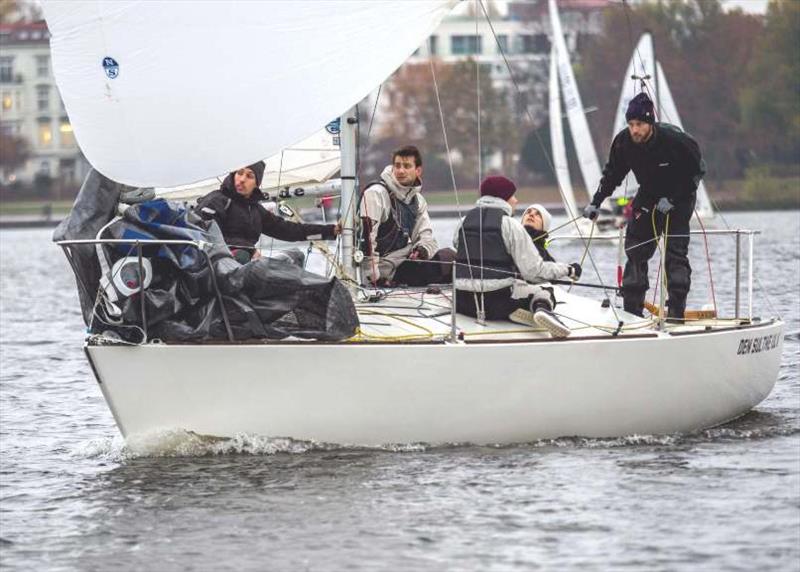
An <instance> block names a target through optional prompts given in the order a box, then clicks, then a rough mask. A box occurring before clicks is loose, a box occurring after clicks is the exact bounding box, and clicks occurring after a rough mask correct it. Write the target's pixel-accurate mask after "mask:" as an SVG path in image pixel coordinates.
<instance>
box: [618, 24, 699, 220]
mask: <svg viewBox="0 0 800 572" xmlns="http://www.w3.org/2000/svg"><path fill="white" fill-rule="evenodd" d="M633 76H636V77H637V78H646V79H645V82H646V84H647V86H648V90H649V94H650V96H651V97H652V98H653V99H654V103H655V107H656V117H657V118H658V120H659V121H664V122H666V123H671V124H672V125H675V126H677V127H680V128H681V129H683V122H682V121H681V117H680V115H679V114H678V108H677V106H676V105H675V100H674V98H673V97H672V92H671V91H670V89H669V84H668V83H667V77H666V75H665V74H664V70H663V69H662V67H661V63H660V62H658V61H657V60H656V58H655V49H654V48H653V37H652V35H651V34H650V33H644V34H642V37H641V38H640V39H639V43H638V44H636V49H635V50H634V52H633V55H632V56H631V61H630V63H629V64H628V68H627V70H626V71H625V78H624V80H623V88H622V92H621V93H620V98H619V105H617V113H616V116H615V118H614V130H613V133H612V134H611V137H612V138H613V137H614V136H615V135H616V134H617V133H619V132H620V131H622V130H623V129H625V126H626V125H627V122H626V121H625V111H626V110H627V108H628V103H629V102H630V100H631V99H633V97H634V96H635V95H636V94H637V93H638V92H639V81H640V80H639V79H636V80H633V81H631V78H632V77H633ZM647 76H649V78H647ZM629 82H630V83H629ZM638 188H639V184H638V183H637V182H636V177H634V175H633V173H629V174H628V177H627V178H626V179H625V182H624V183H623V184H622V185H621V186H620V188H619V189H618V190H617V192H616V193H615V195H623V194H627V195H629V196H630V195H633V194H634V193H635V192H636V190H637V189H638ZM695 209H696V210H697V214H698V215H699V216H700V218H702V219H710V218H713V216H714V209H713V207H712V206H711V200H710V199H709V197H708V191H706V186H705V184H704V183H703V181H700V185H699V186H698V188H697V204H696V206H695Z"/></svg>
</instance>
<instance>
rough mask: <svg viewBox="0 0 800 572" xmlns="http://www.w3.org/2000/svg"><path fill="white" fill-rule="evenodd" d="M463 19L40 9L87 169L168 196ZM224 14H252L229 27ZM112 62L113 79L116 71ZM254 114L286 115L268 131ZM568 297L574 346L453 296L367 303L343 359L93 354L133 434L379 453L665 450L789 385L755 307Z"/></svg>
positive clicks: (329, 347)
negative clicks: (671, 320)
mask: <svg viewBox="0 0 800 572" xmlns="http://www.w3.org/2000/svg"><path fill="white" fill-rule="evenodd" d="M450 5H451V3H450V2H446V1H434V0H430V1H424V2H410V3H401V2H396V1H389V2H376V1H364V2H357V1H348V2H341V3H334V2H328V1H319V2H303V3H297V2H291V1H286V2H267V3H245V4H237V5H231V4H229V3H222V2H220V3H217V2H202V3H199V4H197V5H196V7H195V8H193V9H192V10H186V9H185V5H183V4H179V3H173V2H165V3H158V2H146V3H141V2H135V1H123V0H120V1H118V2H114V3H105V2H103V3H94V2H71V3H62V2H55V1H53V2H49V1H48V2H45V3H44V10H45V15H46V17H47V21H48V24H49V27H50V32H51V34H52V44H51V45H52V50H53V63H54V71H55V74H56V78H57V81H58V83H59V87H60V90H61V94H62V97H63V99H64V102H65V105H66V107H67V110H68V112H69V114H70V118H71V120H72V122H73V125H74V126H75V133H76V137H77V138H78V141H79V143H80V145H81V147H82V149H83V151H84V153H85V154H86V156H87V158H89V160H90V161H91V162H92V164H93V166H94V167H95V168H96V169H98V170H99V171H100V172H102V173H105V174H106V175H107V176H109V177H111V178H113V179H115V180H118V181H121V182H125V183H128V184H133V185H149V186H165V187H168V186H175V185H178V184H187V183H190V182H192V181H197V180H202V179H204V178H207V177H209V176H213V175H214V174H216V173H220V172H225V171H228V170H231V169H234V168H236V167H238V166H240V165H243V164H247V163H248V162H252V161H254V160H257V159H258V158H259V157H264V156H269V155H271V154H273V153H275V152H277V151H279V150H280V149H281V148H285V147H287V146H289V145H291V144H292V143H294V142H295V141H299V140H302V139H303V138H304V137H307V136H308V135H309V134H310V133H313V132H314V131H316V130H317V129H319V127H320V126H321V125H324V124H325V123H327V121H328V120H329V118H330V116H333V115H336V114H337V113H341V112H342V111H343V110H345V109H347V108H348V107H351V106H353V105H354V104H356V103H357V102H358V101H359V100H360V99H361V98H362V97H363V96H364V95H365V94H366V93H368V92H369V91H370V90H371V89H372V88H373V87H374V86H375V85H377V84H378V83H380V82H381V81H383V79H384V78H385V77H387V76H388V75H389V74H390V73H392V71H393V70H394V69H395V68H396V67H397V66H398V65H399V64H400V63H402V60H403V58H405V57H407V56H409V55H410V54H411V53H412V52H413V51H414V49H415V48H416V47H417V46H418V45H419V44H421V43H422V41H423V40H424V39H425V38H426V37H427V36H428V35H429V34H430V32H431V31H432V30H433V29H434V28H435V26H436V24H437V22H438V21H439V20H440V19H441V17H442V16H443V15H444V14H445V13H446V12H447V10H448V9H449V8H450ZM232 6H235V9H236V10H237V11H240V12H243V13H242V14H239V16H241V17H238V18H231V14H230V11H231V10H232V9H233V8H232ZM175 22H180V23H181V25H180V26H177V27H176V26H175ZM228 22H230V23H231V24H230V26H229V25H228V24H227V23H228ZM243 27H244V29H243ZM148 39H152V40H153V42H155V44H153V43H150V42H149V41H148ZM251 39H252V41H251ZM241 51H244V52H245V53H244V55H243V57H242V59H241V60H239V59H237V58H236V57H234V56H236V54H239V53H240V52H241ZM106 58H109V59H111V60H113V62H114V64H111V63H109V67H113V66H114V65H116V66H118V67H117V70H116V71H110V70H109V69H104V68H103V67H102V65H101V62H104V61H106ZM184 64H185V66H184ZM231 67H233V68H234V69H233V70H231V69H230V68H231ZM334 68H335V69H334ZM312 72H313V73H315V74H317V73H318V76H317V77H316V78H315V79H316V81H315V87H314V88H309V87H308V75H309V74H310V73H312ZM173 75H174V76H179V77H173ZM112 76H113V77H112ZM227 76H230V78H228V79H230V80H232V79H233V78H241V77H244V78H246V81H245V86H244V87H245V89H241V90H236V92H235V93H233V94H231V93H223V94H221V93H220V92H219V91H217V90H214V89H211V88H209V86H208V77H216V78H223V77H227ZM262 76H263V77H262ZM117 80H123V81H120V82H117ZM158 80H163V82H161V81H158ZM220 81H222V79H220ZM273 83H274V84H276V85H278V86H279V87H275V86H273V85H272V84H273ZM223 84H224V82H223ZM320 86H321V87H320ZM261 88H263V89H261ZM165 93H166V94H169V95H167V96H165V95H164V94H165ZM255 105H257V106H258V109H263V108H266V109H269V110H272V111H275V110H277V111H279V112H278V113H255V112H254V108H253V107H252V106H255ZM152 114H155V115H156V117H153V116H152ZM356 117H357V116H356V114H355V113H354V111H353V109H352V108H351V110H350V111H348V112H346V113H344V114H343V116H342V121H341V144H342V151H341V162H342V165H341V176H342V205H343V209H342V211H343V213H344V220H343V224H344V226H345V232H344V233H343V237H342V238H341V240H342V245H341V248H340V249H339V253H340V264H341V266H342V267H343V268H344V269H345V270H346V271H347V273H353V272H354V268H355V267H356V264H355V263H354V259H355V258H356V252H355V250H354V245H353V241H352V232H353V230H354V201H353V196H354V186H355V174H356V170H355V153H354V149H355V135H356V129H357V119H356ZM162 135H163V138H162ZM209 140H211V141H213V145H207V144H206V143H205V142H207V141H209ZM229 140H230V144H228V142H229ZM151 141H152V142H153V144H152V145H150V142H151ZM222 142H225V144H222ZM188 143H192V144H188ZM212 149H215V150H217V151H218V153H212V152H211V150H212ZM81 242H82V241H63V242H61V245H62V247H64V248H65V249H67V250H69V249H70V248H72V247H73V246H75V244H78V243H81ZM83 242H84V243H86V242H88V243H94V242H96V241H91V240H89V241H83ZM140 242H141V241H140ZM195 246H196V247H197V248H199V249H203V248H206V247H207V245H204V244H195ZM751 283H752V281H751ZM145 287H146V286H140V288H142V289H143V288H145ZM554 291H555V296H556V298H557V300H558V302H559V305H558V306H557V310H558V313H559V315H560V316H561V317H562V320H563V321H564V322H565V323H566V324H568V325H569V326H570V327H571V328H572V335H571V337H569V338H566V339H559V340H556V339H552V338H550V337H549V334H547V332H544V331H541V330H538V329H535V328H528V327H522V326H519V325H516V324H512V323H510V322H508V323H506V322H487V323H478V322H476V321H475V320H473V319H471V318H468V317H465V316H460V315H456V314H455V313H454V312H453V309H452V305H451V303H450V300H451V299H452V297H451V294H450V293H449V292H447V291H446V288H445V289H443V291H442V292H439V293H437V292H435V291H432V292H425V291H418V290H417V291H414V290H400V291H389V292H387V293H384V294H385V295H383V296H377V295H376V296H373V294H376V292H371V291H369V290H364V289H360V290H357V291H356V292H354V300H355V302H356V308H357V310H358V316H359V319H360V328H359V331H358V333H357V334H356V335H355V336H354V337H353V338H351V339H347V340H342V341H340V342H319V341H315V340H307V339H284V340H270V339H254V340H247V341H235V340H231V341H218V342H209V343H203V344H188V343H172V342H166V343H164V342H162V343H154V342H150V341H148V342H146V343H141V344H136V345H131V344H123V343H120V342H119V340H114V339H111V338H108V337H105V336H103V335H94V336H90V337H89V338H88V339H87V342H86V346H85V351H86V355H87V357H88V359H89V361H90V363H91V365H92V368H93V370H94V372H95V375H96V378H97V381H98V384H99V388H100V390H101V391H102V393H103V395H104V397H105V399H106V402H107V403H108V406H109V408H110V410H111V412H112V413H113V415H114V418H115V420H116V422H117V425H118V427H119V429H120V431H121V432H122V434H123V435H125V436H130V435H133V434H140V433H149V432H158V431H162V430H174V429H183V430H187V431H193V432H196V433H200V434H205V435H213V436H218V437H231V436H235V435H237V434H241V433H252V434H259V435H265V436H283V437H292V438H295V439H304V440H316V441H324V442H334V443H349V444H363V445H378V444H383V443H398V442H400V443H408V442H426V443H453V442H472V443H513V442H524V441H531V440H535V439H542V438H550V437H558V436H573V435H575V436H587V437H613V436H621V435H629V434H660V433H673V432H677V431H693V430H697V429H701V428H705V427H709V426H713V425H716V424H719V423H723V422H726V421H728V420H730V419H733V418H735V417H738V416H740V415H742V414H744V413H746V412H747V411H748V410H750V409H751V408H752V407H754V406H755V405H757V404H758V403H759V402H760V401H761V400H762V399H764V398H765V397H766V396H767V395H768V394H769V392H770V390H771V389H772V387H773V385H774V383H775V379H776V376H777V371H778V367H779V364H780V355H781V350H780V348H781V345H782V341H783V328H784V325H783V322H782V321H781V320H780V319H777V318H769V319H758V318H754V317H753V316H752V310H751V311H750V312H749V315H748V317H746V318H745V317H739V316H736V317H734V318H731V319H724V320H723V319H714V320H699V321H695V322H687V323H686V324H682V325H673V324H667V323H665V322H663V321H653V320H650V319H642V318H639V317H636V316H633V315H630V314H626V313H624V312H621V311H619V310H617V309H615V308H614V307H613V306H608V305H601V304H600V303H599V302H598V301H596V300H593V299H589V298H585V297H582V296H578V295H576V294H573V293H571V292H568V291H567V290H565V289H562V288H561V287H560V286H558V285H554ZM751 299H752V298H751ZM226 323H227V322H226ZM576 356H577V357H576ZM566 363H569V364H570V370H569V373H567V372H566V371H565V368H564V364H566ZM620 363H625V364H626V367H625V368H623V370H620V368H619V364H620ZM655 363H669V364H670V367H669V368H661V367H652V365H653V364H655ZM642 372H646V375H645V374H643V373H642Z"/></svg>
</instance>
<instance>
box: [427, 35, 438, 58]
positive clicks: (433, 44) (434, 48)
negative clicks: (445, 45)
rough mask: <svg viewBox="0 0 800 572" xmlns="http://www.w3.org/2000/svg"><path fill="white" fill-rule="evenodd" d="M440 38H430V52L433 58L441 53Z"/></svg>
mask: <svg viewBox="0 0 800 572" xmlns="http://www.w3.org/2000/svg"><path fill="white" fill-rule="evenodd" d="M438 44H439V38H438V37H437V36H431V37H430V38H428V51H430V54H431V55H432V56H435V55H436V54H437V52H438V51H439V45H438Z"/></svg>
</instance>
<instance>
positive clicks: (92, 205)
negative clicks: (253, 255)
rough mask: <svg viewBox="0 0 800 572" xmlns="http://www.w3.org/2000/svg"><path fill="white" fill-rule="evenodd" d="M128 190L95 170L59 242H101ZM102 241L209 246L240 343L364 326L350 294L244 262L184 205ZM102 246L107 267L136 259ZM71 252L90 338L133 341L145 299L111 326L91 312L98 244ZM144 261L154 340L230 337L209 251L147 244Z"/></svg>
mask: <svg viewBox="0 0 800 572" xmlns="http://www.w3.org/2000/svg"><path fill="white" fill-rule="evenodd" d="M126 190H129V187H124V186H122V185H119V184H117V183H114V182H113V181H111V180H109V179H107V178H105V177H103V176H102V175H100V174H99V173H97V172H96V171H91V172H90V173H89V175H88V176H87V178H86V181H84V184H83V186H82V187H81V190H80V193H79V194H78V198H77V199H76V201H75V205H74V206H73V209H72V211H71V212H70V214H69V216H68V217H67V218H66V219H65V220H64V221H63V222H62V223H61V224H60V225H59V227H58V228H57V229H56V231H55V233H54V235H53V240H55V241H60V240H72V239H81V238H95V237H96V235H97V233H98V232H99V231H100V229H101V228H102V227H103V226H104V225H106V224H108V222H109V221H111V219H112V218H113V217H114V214H115V210H116V209H115V207H116V205H117V202H118V199H119V196H120V193H121V192H124V191H126ZM102 238H121V239H137V238H139V239H162V240H195V241H204V242H205V243H207V245H206V248H205V251H206V252H207V253H208V255H209V258H210V259H211V262H212V264H213V265H214V269H215V271H216V280H217V285H218V288H219V290H220V292H221V298H222V300H223V302H224V304H225V310H226V313H227V315H228V320H229V323H230V325H231V329H232V332H233V335H234V338H235V339H237V340H247V339H253V338H270V339H281V338H285V337H287V336H295V337H301V338H312V339H319V340H326V341H334V340H341V339H345V338H349V337H350V336H352V335H353V334H355V331H356V328H357V326H358V316H357V314H356V311H355V307H354V305H353V301H352V298H351V297H350V293H349V292H348V291H347V288H345V287H344V285H343V284H342V283H341V282H340V281H339V280H337V279H336V278H330V279H329V278H325V277H323V276H319V275H317V274H313V273H311V272H307V271H305V270H303V269H302V268H301V267H299V266H297V265H295V264H293V263H291V262H289V261H286V260H278V259H270V258H261V259H258V260H254V261H251V262H249V263H247V264H244V265H242V264H239V263H238V262H236V260H234V258H233V257H232V256H231V254H230V251H229V250H228V248H227V247H226V246H225V245H224V240H223V238H222V234H221V232H220V230H219V227H218V226H217V224H216V223H214V222H211V223H208V222H206V221H202V220H201V219H199V217H196V216H195V215H194V214H193V213H192V212H191V211H188V210H187V209H186V208H185V207H183V206H182V205H180V204H177V203H174V202H171V201H166V200H164V199H155V200H152V201H147V202H143V203H139V204H136V205H132V206H129V207H128V208H127V209H126V210H125V212H124V213H123V216H122V218H121V219H120V220H118V221H115V222H114V223H112V224H111V225H110V226H109V227H108V229H107V230H106V231H105V232H104V233H103V237H102ZM104 248H105V252H106V254H107V257H108V260H109V267H111V266H113V264H114V262H115V261H116V260H118V259H119V258H121V257H124V256H136V255H137V253H136V248H135V246H131V245H114V246H105V247H104ZM70 252H71V259H72V265H73V268H74V270H75V273H76V277H77V279H78V283H79V291H80V301H81V307H82V309H83V315H84V321H85V322H86V324H87V325H90V326H91V331H92V332H98V333H99V332H105V331H108V330H113V331H115V332H116V333H117V334H118V335H120V336H121V337H122V338H123V339H130V340H135V339H136V332H138V330H137V329H135V328H131V326H134V325H135V326H140V327H141V325H142V313H141V300H140V298H139V294H138V293H136V294H133V295H132V296H130V297H127V298H125V297H123V298H121V299H120V301H119V302H118V306H119V308H120V309H121V310H122V324H120V325H115V324H113V320H110V319H108V316H106V315H105V314H104V313H103V312H102V310H101V307H99V306H98V308H97V309H96V310H94V307H95V300H96V298H97V291H98V289H99V283H100V277H101V272H102V271H101V267H100V264H99V263H98V260H97V254H96V251H95V247H94V246H75V247H71V248H70ZM68 255H69V253H68ZM142 255H143V256H144V257H145V258H147V259H148V260H149V261H150V263H151V265H152V269H153V273H152V281H151V283H150V284H149V286H148V287H147V288H146V289H145V292H144V296H145V306H146V316H147V333H148V337H149V338H150V339H153V338H160V339H161V340H164V341H208V340H226V339H228V335H227V331H226V328H225V323H224V321H223V317H222V312H221V311H220V308H219V300H218V297H217V295H216V291H215V289H214V283H213V277H212V273H211V269H210V267H209V264H208V258H206V256H205V254H203V253H202V252H200V251H199V250H198V249H197V248H195V247H194V246H190V245H145V246H143V247H142ZM93 313H95V314H99V315H100V317H101V318H102V320H101V319H98V317H97V316H95V317H94V319H93ZM140 337H141V335H140V334H139V338H140Z"/></svg>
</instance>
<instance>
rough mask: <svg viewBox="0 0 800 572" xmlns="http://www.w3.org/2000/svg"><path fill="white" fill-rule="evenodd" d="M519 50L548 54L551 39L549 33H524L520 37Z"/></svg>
mask: <svg viewBox="0 0 800 572" xmlns="http://www.w3.org/2000/svg"><path fill="white" fill-rule="evenodd" d="M519 50H520V52H522V53H523V54H547V53H549V52H550V40H549V39H548V37H547V34H523V35H521V36H520V37H519Z"/></svg>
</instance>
